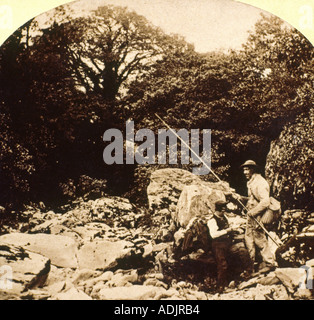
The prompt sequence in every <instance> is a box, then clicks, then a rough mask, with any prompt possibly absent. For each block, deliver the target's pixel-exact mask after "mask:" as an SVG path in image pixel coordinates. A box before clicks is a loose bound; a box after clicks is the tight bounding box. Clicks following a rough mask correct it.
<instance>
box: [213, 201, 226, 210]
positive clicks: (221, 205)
mask: <svg viewBox="0 0 314 320" xmlns="http://www.w3.org/2000/svg"><path fill="white" fill-rule="evenodd" d="M226 206H227V202H226V201H224V200H217V201H216V202H215V209H216V210H218V209H221V208H224V207H226Z"/></svg>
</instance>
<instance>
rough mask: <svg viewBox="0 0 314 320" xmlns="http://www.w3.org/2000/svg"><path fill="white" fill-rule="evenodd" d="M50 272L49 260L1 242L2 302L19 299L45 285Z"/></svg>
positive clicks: (0, 282) (0, 289)
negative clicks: (23, 294) (13, 298)
mask: <svg viewBox="0 0 314 320" xmlns="http://www.w3.org/2000/svg"><path fill="white" fill-rule="evenodd" d="M49 271H50V260H49V259H48V258H46V257H43V256H41V255H39V254H36V253H33V252H30V251H27V250H24V249H23V248H21V247H16V246H13V245H7V244H4V243H1V242H0V275H1V277H0V300H3V299H11V298H12V297H13V296H16V298H18V297H19V296H20V294H21V293H22V292H23V291H25V290H28V289H31V288H35V287H36V286H41V285H43V284H44V282H45V281H46V279H47V276H48V274H49Z"/></svg>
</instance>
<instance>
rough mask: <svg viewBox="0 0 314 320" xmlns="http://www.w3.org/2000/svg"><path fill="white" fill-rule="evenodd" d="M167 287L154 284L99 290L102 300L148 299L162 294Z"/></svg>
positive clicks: (99, 296)
mask: <svg viewBox="0 0 314 320" xmlns="http://www.w3.org/2000/svg"><path fill="white" fill-rule="evenodd" d="M165 292H166V290H165V289H163V288H160V287H154V286H142V285H134V286H131V287H116V288H105V289H102V290H100V291H99V293H98V298H99V299H101V300H148V299H154V298H155V297H156V296H161V295H162V294H164V293H165Z"/></svg>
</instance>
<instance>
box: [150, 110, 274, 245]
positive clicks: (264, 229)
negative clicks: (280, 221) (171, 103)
mask: <svg viewBox="0 0 314 320" xmlns="http://www.w3.org/2000/svg"><path fill="white" fill-rule="evenodd" d="M155 116H156V117H157V118H158V119H159V120H160V121H161V122H162V123H163V124H164V125H165V126H166V127H167V128H168V129H169V130H170V131H171V132H172V133H173V134H174V135H175V136H176V137H177V138H178V139H179V140H180V141H181V142H182V143H183V144H184V145H185V146H187V147H188V148H189V150H190V151H191V152H192V153H193V154H194V155H195V156H196V157H197V158H198V159H199V160H200V161H201V162H202V163H203V165H204V166H205V167H206V168H207V169H208V170H209V171H210V172H211V173H212V174H213V176H214V177H215V178H216V179H217V180H218V181H219V182H222V180H221V179H220V178H219V177H218V176H217V174H216V173H215V172H214V171H213V170H212V168H211V167H209V166H208V165H207V164H206V163H205V162H204V161H203V159H202V158H201V157H200V156H199V155H198V154H197V153H196V152H195V151H194V150H193V149H191V148H190V146H189V145H188V144H187V143H186V142H185V141H184V140H183V139H182V138H181V137H180V136H179V135H178V134H177V133H176V132H175V131H173V129H172V128H170V127H169V125H168V124H167V123H166V122H165V121H164V120H163V119H162V118H161V117H160V116H159V115H158V114H157V113H155ZM230 191H231V194H232V195H236V194H235V193H234V192H233V191H232V190H230ZM234 199H235V200H237V201H238V203H239V204H240V205H241V206H242V207H243V209H244V210H245V211H246V212H248V211H249V210H248V209H247V207H246V206H245V205H244V204H243V203H242V201H241V200H240V199H238V197H234ZM249 217H251V218H252V219H253V220H254V221H255V222H256V223H257V224H258V225H259V226H260V227H261V228H262V230H263V231H264V232H265V233H266V234H267V235H268V237H269V238H270V239H271V240H272V241H273V242H274V243H275V245H276V246H277V247H279V244H278V243H277V241H276V240H275V239H274V238H273V237H272V236H271V235H270V234H269V232H268V231H267V229H266V228H265V227H264V225H263V224H262V223H261V222H260V221H258V220H257V219H256V218H255V217H254V216H251V215H249Z"/></svg>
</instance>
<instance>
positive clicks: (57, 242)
mask: <svg viewBox="0 0 314 320" xmlns="http://www.w3.org/2000/svg"><path fill="white" fill-rule="evenodd" d="M1 242H2V243H6V244H10V245H15V246H21V247H23V248H24V249H25V250H28V251H32V252H35V253H38V254H41V255H43V256H45V257H47V258H49V259H50V260H51V264H53V265H55V266H57V267H63V268H77V258H76V254H77V243H76V242H75V241H74V240H73V239H72V238H69V237H66V236H60V235H51V234H40V233H38V234H26V233H11V234H5V235H3V236H0V243H1Z"/></svg>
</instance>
